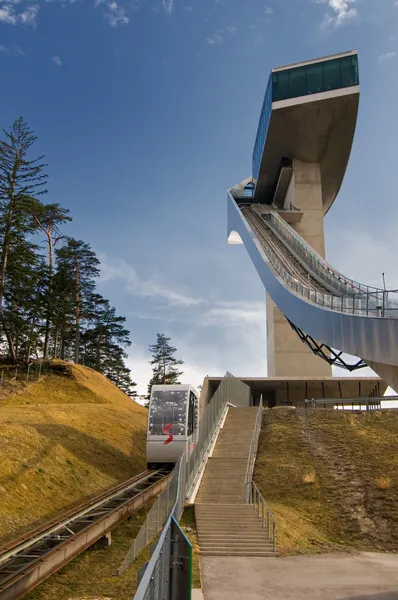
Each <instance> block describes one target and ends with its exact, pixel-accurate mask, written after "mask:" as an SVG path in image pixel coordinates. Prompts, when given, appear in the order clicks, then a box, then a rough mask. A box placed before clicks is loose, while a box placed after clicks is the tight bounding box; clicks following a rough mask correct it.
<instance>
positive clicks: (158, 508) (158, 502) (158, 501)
mask: <svg viewBox="0 0 398 600" xmlns="http://www.w3.org/2000/svg"><path fill="white" fill-rule="evenodd" d="M156 502H157V504H158V505H157V510H156V534H158V532H159V522H160V496H159V498H158V499H157V500H156Z"/></svg>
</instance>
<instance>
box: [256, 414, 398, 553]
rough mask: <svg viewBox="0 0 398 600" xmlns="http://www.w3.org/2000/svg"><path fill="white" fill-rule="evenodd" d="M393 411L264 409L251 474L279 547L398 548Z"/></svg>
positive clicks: (397, 441)
mask: <svg viewBox="0 0 398 600" xmlns="http://www.w3.org/2000/svg"><path fill="white" fill-rule="evenodd" d="M397 448H398V412H394V411H378V412H369V413H362V414H361V413H351V412H347V411H346V412H343V411H328V410H326V411H323V410H316V411H311V410H309V411H304V410H303V411H301V412H299V411H297V410H288V409H273V410H267V411H266V412H265V414H264V419H263V427H262V431H261V436H260V441H259V449H258V457H257V462H256V468H255V474H254V480H255V481H256V483H257V485H258V486H259V488H260V490H261V492H262V494H263V496H264V498H265V499H266V500H267V501H268V502H269V504H270V507H271V509H272V511H273V513H274V515H275V517H276V521H277V539H278V542H277V544H278V550H279V551H280V552H282V553H285V554H292V553H316V552H325V551H329V550H339V549H353V550H354V549H358V550H386V551H395V552H396V551H398V454H397Z"/></svg>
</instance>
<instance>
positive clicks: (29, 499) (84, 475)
mask: <svg viewBox="0 0 398 600" xmlns="http://www.w3.org/2000/svg"><path fill="white" fill-rule="evenodd" d="M55 366H56V367H57V370H56V371H52V370H51V369H50V371H49V372H48V374H46V375H45V376H43V377H42V378H41V380H40V382H34V383H30V384H28V385H27V386H21V387H20V388H19V389H18V390H17V391H16V392H15V393H9V390H7V393H6V394H4V395H3V396H0V455H1V461H0V514H1V516H2V519H1V520H0V539H1V541H5V540H8V539H11V538H14V537H16V536H17V535H19V534H20V533H22V532H23V531H26V530H27V529H30V528H31V527H32V526H33V525H37V524H39V523H41V522H44V521H46V520H48V519H49V518H51V517H53V516H55V515H56V514H58V513H60V512H63V511H64V510H66V509H67V508H69V507H71V506H73V505H76V504H79V503H80V502H82V501H83V500H85V499H86V498H88V497H90V496H92V495H95V494H96V493H98V492H100V491H101V490H103V489H104V488H107V487H110V486H112V485H114V484H115V483H117V482H119V481H123V480H125V479H127V478H129V477H131V476H133V475H135V474H136V473H139V472H141V471H143V470H144V469H145V429H146V420H147V411H146V410H145V409H144V408H142V407H141V406H140V405H138V404H137V403H135V402H132V401H131V400H130V399H129V398H128V397H127V396H126V395H125V394H123V393H122V392H121V391H120V390H119V389H118V388H116V387H115V386H114V385H112V384H111V383H110V382H109V381H108V380H107V379H106V378H105V377H103V376H102V375H100V374H99V373H96V372H95V371H92V370H91V369H87V368H85V367H82V366H70V365H64V366H65V368H64V369H63V372H62V370H60V369H59V366H60V362H59V361H58V362H57V363H56V365H55ZM61 366H62V364H61Z"/></svg>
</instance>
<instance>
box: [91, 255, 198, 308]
mask: <svg viewBox="0 0 398 600" xmlns="http://www.w3.org/2000/svg"><path fill="white" fill-rule="evenodd" d="M100 260H101V280H102V281H112V280H114V279H119V280H122V281H123V282H124V283H125V286H126V289H127V291H129V292H130V293H131V294H133V295H134V296H139V297H141V298H162V299H164V300H166V301H167V302H168V303H169V305H170V306H179V307H181V308H190V307H193V306H199V305H201V304H203V303H204V300H203V299H201V298H198V297H193V296H189V295H186V294H183V293H179V292H177V291H175V289H170V288H169V287H167V286H165V285H163V284H162V283H161V282H159V281H156V280H155V279H154V278H152V279H147V280H145V279H141V278H140V277H139V276H138V274H137V272H136V270H135V269H134V267H132V266H131V265H129V264H127V263H126V262H125V261H123V260H116V261H114V262H112V263H111V262H110V261H109V260H108V259H107V257H105V256H101V257H100Z"/></svg>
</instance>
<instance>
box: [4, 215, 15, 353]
mask: <svg viewBox="0 0 398 600" xmlns="http://www.w3.org/2000/svg"><path fill="white" fill-rule="evenodd" d="M12 215H13V210H12V204H11V206H10V210H9V211H8V217H7V224H6V228H5V232H4V240H3V248H2V253H1V264H0V322H1V324H2V326H3V329H4V333H5V334H6V338H7V343H8V353H9V356H10V359H11V361H12V362H13V363H14V364H15V363H16V362H17V354H16V352H15V346H14V341H13V339H12V335H11V331H10V330H9V328H8V324H7V320H6V318H5V316H4V307H3V301H4V288H5V281H6V273H7V262H8V252H9V249H10V232H11V220H12Z"/></svg>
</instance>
